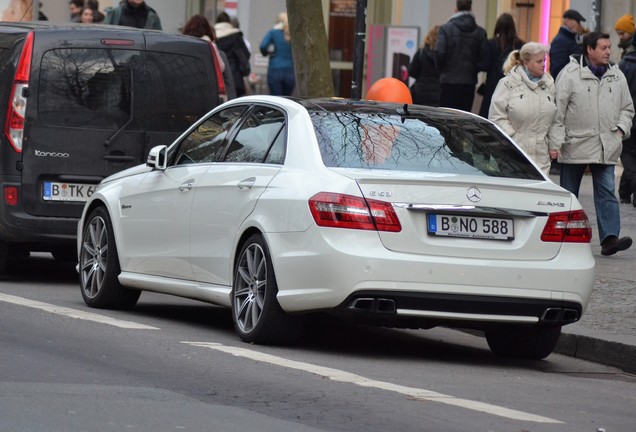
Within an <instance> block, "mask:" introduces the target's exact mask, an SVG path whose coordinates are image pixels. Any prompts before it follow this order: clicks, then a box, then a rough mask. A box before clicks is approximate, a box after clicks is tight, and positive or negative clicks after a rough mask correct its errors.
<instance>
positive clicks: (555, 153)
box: [550, 150, 561, 160]
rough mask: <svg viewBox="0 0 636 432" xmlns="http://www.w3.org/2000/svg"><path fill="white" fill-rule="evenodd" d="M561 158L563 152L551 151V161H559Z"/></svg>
mask: <svg viewBox="0 0 636 432" xmlns="http://www.w3.org/2000/svg"><path fill="white" fill-rule="evenodd" d="M559 156H561V152H560V151H558V150H550V159H553V160H555V159H558V158H559Z"/></svg>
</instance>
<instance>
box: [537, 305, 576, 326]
mask: <svg viewBox="0 0 636 432" xmlns="http://www.w3.org/2000/svg"><path fill="white" fill-rule="evenodd" d="M579 318H580V316H579V312H578V311H577V310H576V309H568V308H548V309H546V310H545V311H544V312H543V315H541V318H540V321H541V322H542V323H546V324H549V323H554V324H570V323H573V322H577V321H578V320H579Z"/></svg>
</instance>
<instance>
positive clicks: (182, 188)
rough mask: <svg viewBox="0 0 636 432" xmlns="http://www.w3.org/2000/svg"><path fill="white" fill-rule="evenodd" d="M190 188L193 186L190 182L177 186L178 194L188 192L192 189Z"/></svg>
mask: <svg viewBox="0 0 636 432" xmlns="http://www.w3.org/2000/svg"><path fill="white" fill-rule="evenodd" d="M192 186H194V182H193V181H192V180H189V181H187V182H185V183H183V184H182V185H181V186H179V192H188V191H190V189H192Z"/></svg>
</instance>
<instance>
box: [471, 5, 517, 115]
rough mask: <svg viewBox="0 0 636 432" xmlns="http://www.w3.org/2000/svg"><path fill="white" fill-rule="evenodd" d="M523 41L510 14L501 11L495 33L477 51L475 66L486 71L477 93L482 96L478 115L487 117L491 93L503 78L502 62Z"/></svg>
mask: <svg viewBox="0 0 636 432" xmlns="http://www.w3.org/2000/svg"><path fill="white" fill-rule="evenodd" d="M522 46H523V41H522V40H521V39H519V37H518V36H517V28H516V26H515V21H514V19H513V18H512V15H510V14H509V13H503V14H501V15H500V16H499V18H497V22H496V23H495V35H494V37H493V38H492V39H488V40H487V41H484V43H483V44H482V46H481V51H480V53H479V62H478V63H477V67H478V68H479V70H480V71H481V72H486V82H485V83H484V85H483V87H482V89H481V90H480V91H479V93H480V94H481V95H482V96H483V99H482V101H481V108H480V109H479V115H480V116H482V117H483V118H488V110H489V109H490V102H491V101H492V95H493V93H494V92H495V89H496V88H497V84H498V83H499V80H500V79H501V78H503V76H504V73H503V66H504V62H505V61H506V59H507V58H508V54H510V53H511V52H512V50H518V49H521V47H522Z"/></svg>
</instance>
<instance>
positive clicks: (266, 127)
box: [78, 96, 594, 359]
mask: <svg viewBox="0 0 636 432" xmlns="http://www.w3.org/2000/svg"><path fill="white" fill-rule="evenodd" d="M591 237H592V232H591V229H590V223H589V220H588V218H587V216H586V214H585V212H584V211H583V210H582V208H581V205H580V203H579V202H578V200H577V199H576V198H575V197H574V196H573V195H572V194H570V193H569V192H567V191H565V190H564V189H562V188H560V187H559V186H557V185H555V184H554V183H553V182H551V181H550V180H549V179H548V178H546V177H545V176H544V175H543V174H542V173H541V172H540V170H539V169H538V168H537V167H536V166H535V165H534V163H533V162H531V161H530V160H529V159H528V157H527V156H526V155H525V154H524V153H523V152H522V151H521V150H520V149H519V147H517V145H516V144H515V143H514V142H513V141H511V139H510V138H509V137H507V136H506V135H505V134H503V133H502V132H501V131H500V130H499V129H498V128H497V127H496V126H494V125H493V124H492V123H491V122H489V121H487V120H484V119H482V118H481V117H478V116H475V115H471V114H468V113H465V112H461V111H456V110H451V109H442V108H427V107H421V106H416V105H403V104H393V103H379V102H370V101H353V100H344V99H294V98H280V97H272V96H250V97H245V98H239V99H235V100H232V101H230V102H227V103H225V104H223V105H221V106H219V107H218V108H216V109H214V110H213V111H211V112H210V113H208V114H207V115H206V116H204V118H202V119H201V120H199V121H198V122H197V123H196V124H194V125H193V126H192V127H191V128H190V129H189V130H187V131H186V132H185V133H184V134H183V135H182V136H181V137H179V139H177V141H175V142H174V143H173V144H172V145H171V146H169V147H166V146H158V147H154V148H152V149H151V150H150V153H149V155H148V160H147V163H146V164H145V165H141V166H138V167H135V168H131V169H128V170H126V171H122V172H120V173H118V174H115V175H113V176H111V177H108V178H106V179H104V180H103V181H102V182H101V183H100V184H99V186H98V187H97V189H96V191H95V193H94V194H93V195H92V196H91V197H90V199H89V201H88V202H87V203H86V207H85V209H84V212H83V215H82V218H81V220H80V222H79V226H78V253H79V266H78V268H79V273H80V284H81V293H82V296H83V298H84V301H85V302H86V304H87V305H88V306H91V307H96V308H132V307H134V305H135V304H136V303H137V301H138V299H139V296H140V293H141V292H142V291H144V290H146V291H154V292H160V293H166V294H172V295H176V296H181V297H187V298H191V299H197V300H202V301H205V302H209V303H213V304H216V305H221V306H224V307H228V308H231V310H232V319H233V322H234V327H235V329H236V332H237V333H238V336H239V337H240V338H241V339H242V340H243V341H246V342H254V343H293V341H294V340H296V339H297V338H298V337H300V336H301V331H302V322H303V316H304V315H306V314H309V313H315V312H327V313H332V314H336V315H338V316H341V317H345V318H347V319H351V320H356V321H360V322H364V323H369V324H375V325H381V326H388V327H408V328H424V329H428V328H432V327H435V326H439V325H444V326H450V327H457V328H470V329H479V330H483V331H484V332H485V335H486V338H487V341H488V344H489V346H490V348H491V350H492V351H493V352H494V353H495V354H497V355H500V356H510V357H524V358H534V359H541V358H544V357H546V356H548V355H549V354H550V353H551V352H552V351H553V350H554V348H555V346H556V343H557V341H558V338H559V335H560V333H561V327H562V326H563V325H566V324H569V323H573V322H576V321H578V320H579V319H580V318H581V315H582V314H583V313H584V311H585V308H586V306H587V304H588V301H589V298H590V294H591V290H592V285H593V280H594V258H593V256H592V252H591V247H590V240H591Z"/></svg>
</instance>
